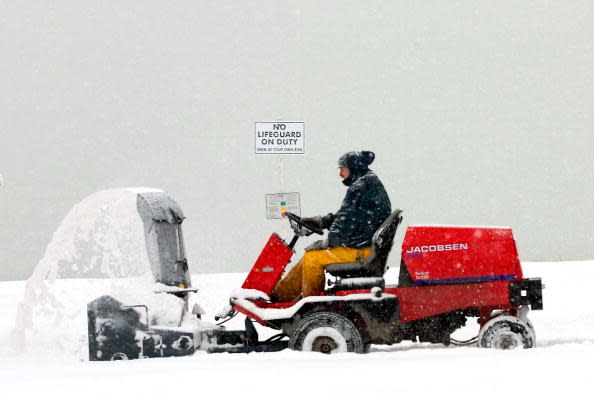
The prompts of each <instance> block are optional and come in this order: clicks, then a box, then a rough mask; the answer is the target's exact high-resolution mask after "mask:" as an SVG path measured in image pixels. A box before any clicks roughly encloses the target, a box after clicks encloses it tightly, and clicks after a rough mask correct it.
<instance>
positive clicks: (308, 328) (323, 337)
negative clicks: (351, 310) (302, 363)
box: [289, 312, 365, 354]
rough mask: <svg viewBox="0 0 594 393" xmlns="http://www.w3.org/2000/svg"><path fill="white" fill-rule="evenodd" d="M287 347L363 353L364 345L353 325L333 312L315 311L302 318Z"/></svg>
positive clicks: (300, 349)
mask: <svg viewBox="0 0 594 393" xmlns="http://www.w3.org/2000/svg"><path fill="white" fill-rule="evenodd" d="M289 348H291V349H294V350H297V351H312V352H321V353H328V354H330V353H338V352H358V353H363V352H364V350H365V345H364V344H363V339H362V338H361V334H360V333H359V331H358V330H357V328H356V327H355V325H354V324H353V323H352V322H351V321H350V320H349V319H347V318H345V317H344V316H342V315H340V314H336V313H333V312H316V313H314V314H311V315H309V316H307V317H306V318H304V319H302V320H301V321H300V322H299V323H298V324H297V326H296V327H295V329H294V330H293V332H292V333H291V337H290V340H289Z"/></svg>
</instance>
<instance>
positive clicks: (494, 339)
mask: <svg viewBox="0 0 594 393" xmlns="http://www.w3.org/2000/svg"><path fill="white" fill-rule="evenodd" d="M535 341H536V337H535V334H534V328H533V327H532V325H531V323H530V321H528V320H526V321H523V320H521V319H519V318H516V317H513V316H509V315H502V316H499V317H495V318H493V319H491V320H490V321H488V322H487V323H486V324H485V326H483V327H482V328H481V330H480V332H479V336H478V346H479V347H482V348H496V349H515V348H532V347H534V343H535Z"/></svg>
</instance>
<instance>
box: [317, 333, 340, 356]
mask: <svg viewBox="0 0 594 393" xmlns="http://www.w3.org/2000/svg"><path fill="white" fill-rule="evenodd" d="M336 348H338V344H337V343H336V341H334V339H332V338H331V337H328V336H320V337H316V339H315V340H314V341H313V343H312V345H311V350H312V351H314V352H322V353H331V352H332V351H333V350H335V349H336Z"/></svg>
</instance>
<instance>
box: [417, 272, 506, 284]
mask: <svg viewBox="0 0 594 393" xmlns="http://www.w3.org/2000/svg"><path fill="white" fill-rule="evenodd" d="M515 278H516V275H515V274H508V275H502V276H480V277H463V278H439V279H436V280H415V281H414V283H415V284H416V285H434V284H461V283H466V282H486V281H498V280H515Z"/></svg>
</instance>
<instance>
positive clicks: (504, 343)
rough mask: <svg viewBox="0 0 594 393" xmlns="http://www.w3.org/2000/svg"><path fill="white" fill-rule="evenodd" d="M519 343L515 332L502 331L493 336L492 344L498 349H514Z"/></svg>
mask: <svg viewBox="0 0 594 393" xmlns="http://www.w3.org/2000/svg"><path fill="white" fill-rule="evenodd" d="M518 345H519V340H518V336H517V334H514V333H503V334H500V335H498V336H497V337H495V340H494V341H493V346H494V347H495V348H500V349H514V348H517V347H518Z"/></svg>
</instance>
